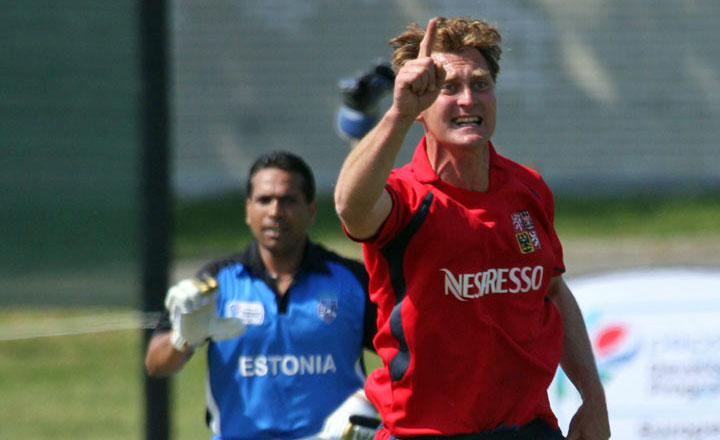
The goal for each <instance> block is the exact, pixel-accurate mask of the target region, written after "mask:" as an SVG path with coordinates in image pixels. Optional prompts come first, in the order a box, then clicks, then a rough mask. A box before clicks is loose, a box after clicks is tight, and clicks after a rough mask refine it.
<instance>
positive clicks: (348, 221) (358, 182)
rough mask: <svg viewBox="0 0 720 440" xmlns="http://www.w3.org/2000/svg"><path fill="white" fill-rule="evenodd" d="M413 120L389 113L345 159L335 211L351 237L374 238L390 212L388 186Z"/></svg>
mask: <svg viewBox="0 0 720 440" xmlns="http://www.w3.org/2000/svg"><path fill="white" fill-rule="evenodd" d="M413 121H414V119H411V118H407V117H405V118H403V117H402V116H400V115H399V114H398V113H397V112H395V111H393V109H391V110H389V111H388V112H387V113H386V114H385V116H384V117H383V118H382V119H381V120H380V122H379V123H378V125H377V126H376V127H375V128H374V129H373V130H371V131H370V132H369V133H368V134H367V136H365V137H364V138H363V139H362V140H360V142H359V143H358V144H357V145H356V146H355V147H354V148H353V149H352V151H351V152H350V154H349V155H348V157H347V159H346V160H345V163H344V164H343V166H342V168H341V170H340V174H339V176H338V180H337V184H336V186H335V209H336V210H337V213H338V215H339V217H340V219H341V220H342V221H343V223H344V224H345V227H346V228H347V230H348V232H350V234H351V235H353V236H355V237H357V238H366V237H367V236H369V235H372V234H373V233H374V232H375V230H376V229H377V227H379V225H380V224H381V223H382V221H384V220H385V216H387V214H388V213H389V207H390V204H389V201H390V200H389V197H388V196H387V195H386V194H385V193H384V192H385V184H386V182H387V179H388V176H389V175H390V171H391V170H392V167H393V165H394V164H395V159H396V158H397V155H398V153H399V151H400V148H401V147H402V144H403V141H404V140H405V136H406V135H407V133H408V131H409V130H410V127H411V126H412V124H413ZM383 199H386V200H383Z"/></svg>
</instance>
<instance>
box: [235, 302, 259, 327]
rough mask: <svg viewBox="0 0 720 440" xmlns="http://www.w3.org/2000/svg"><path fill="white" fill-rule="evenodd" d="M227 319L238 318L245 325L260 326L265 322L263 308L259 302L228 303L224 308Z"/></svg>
mask: <svg viewBox="0 0 720 440" xmlns="http://www.w3.org/2000/svg"><path fill="white" fill-rule="evenodd" d="M225 315H226V316H227V317H228V318H240V319H241V320H242V322H243V323H245V325H262V324H263V322H265V307H264V306H263V304H262V303H261V302H248V301H230V302H228V303H227V305H226V306H225Z"/></svg>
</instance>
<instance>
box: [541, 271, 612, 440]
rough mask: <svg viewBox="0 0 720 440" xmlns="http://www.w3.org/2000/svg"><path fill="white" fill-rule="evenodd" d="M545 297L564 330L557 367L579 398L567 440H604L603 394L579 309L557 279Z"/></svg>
mask: <svg viewBox="0 0 720 440" xmlns="http://www.w3.org/2000/svg"><path fill="white" fill-rule="evenodd" d="M548 296H549V297H550V299H551V300H552V302H553V303H554V304H555V306H556V307H557V309H558V310H559V311H560V315H561V316H562V320H563V325H564V327H565V330H564V335H565V336H564V338H563V351H562V357H561V359H560V365H561V366H562V368H563V371H565V374H567V376H568V378H569V379H570V381H571V382H572V383H573V385H574V386H575V388H577V390H578V391H579V392H580V396H581V397H582V405H581V406H580V408H579V409H578V411H577V412H576V413H575V415H574V416H573V418H572V420H571V422H570V427H569V429H568V435H567V439H568V440H578V439H584V440H607V439H608V438H610V425H609V421H608V412H607V403H606V401H605V392H604V390H603V387H602V383H601V382H600V376H599V374H598V371H597V367H596V365H595V358H594V356H593V353H592V348H591V345H590V339H589V337H588V333H587V329H586V328H585V321H584V320H583V317H582V313H581V312H580V307H579V306H578V304H577V301H575V297H574V296H573V294H572V292H571V291H570V288H569V287H568V286H567V285H566V284H565V281H564V280H563V279H562V277H560V276H557V277H555V278H553V280H552V282H551V284H550V289H549V291H548Z"/></svg>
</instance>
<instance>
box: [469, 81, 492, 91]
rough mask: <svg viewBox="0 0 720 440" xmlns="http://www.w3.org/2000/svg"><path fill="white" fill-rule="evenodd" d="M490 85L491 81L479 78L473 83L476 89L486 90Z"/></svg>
mask: <svg viewBox="0 0 720 440" xmlns="http://www.w3.org/2000/svg"><path fill="white" fill-rule="evenodd" d="M489 86H490V82H489V81H487V80H485V79H479V80H477V81H475V82H474V83H473V87H474V88H475V89H476V90H485V89H487V88H488V87H489Z"/></svg>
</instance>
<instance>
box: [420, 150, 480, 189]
mask: <svg viewBox="0 0 720 440" xmlns="http://www.w3.org/2000/svg"><path fill="white" fill-rule="evenodd" d="M426 147H427V157H428V160H429V161H430V166H431V167H432V169H433V170H434V171H435V172H436V173H437V175H438V177H440V180H442V181H444V182H447V183H449V184H451V185H453V186H456V187H458V188H462V189H465V190H468V191H480V192H484V191H487V190H488V188H489V187H490V145H489V143H485V144H483V145H480V146H472V147H471V146H463V147H458V146H445V145H440V144H438V143H437V141H435V140H434V139H433V140H431V139H429V138H427V140H426Z"/></svg>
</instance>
